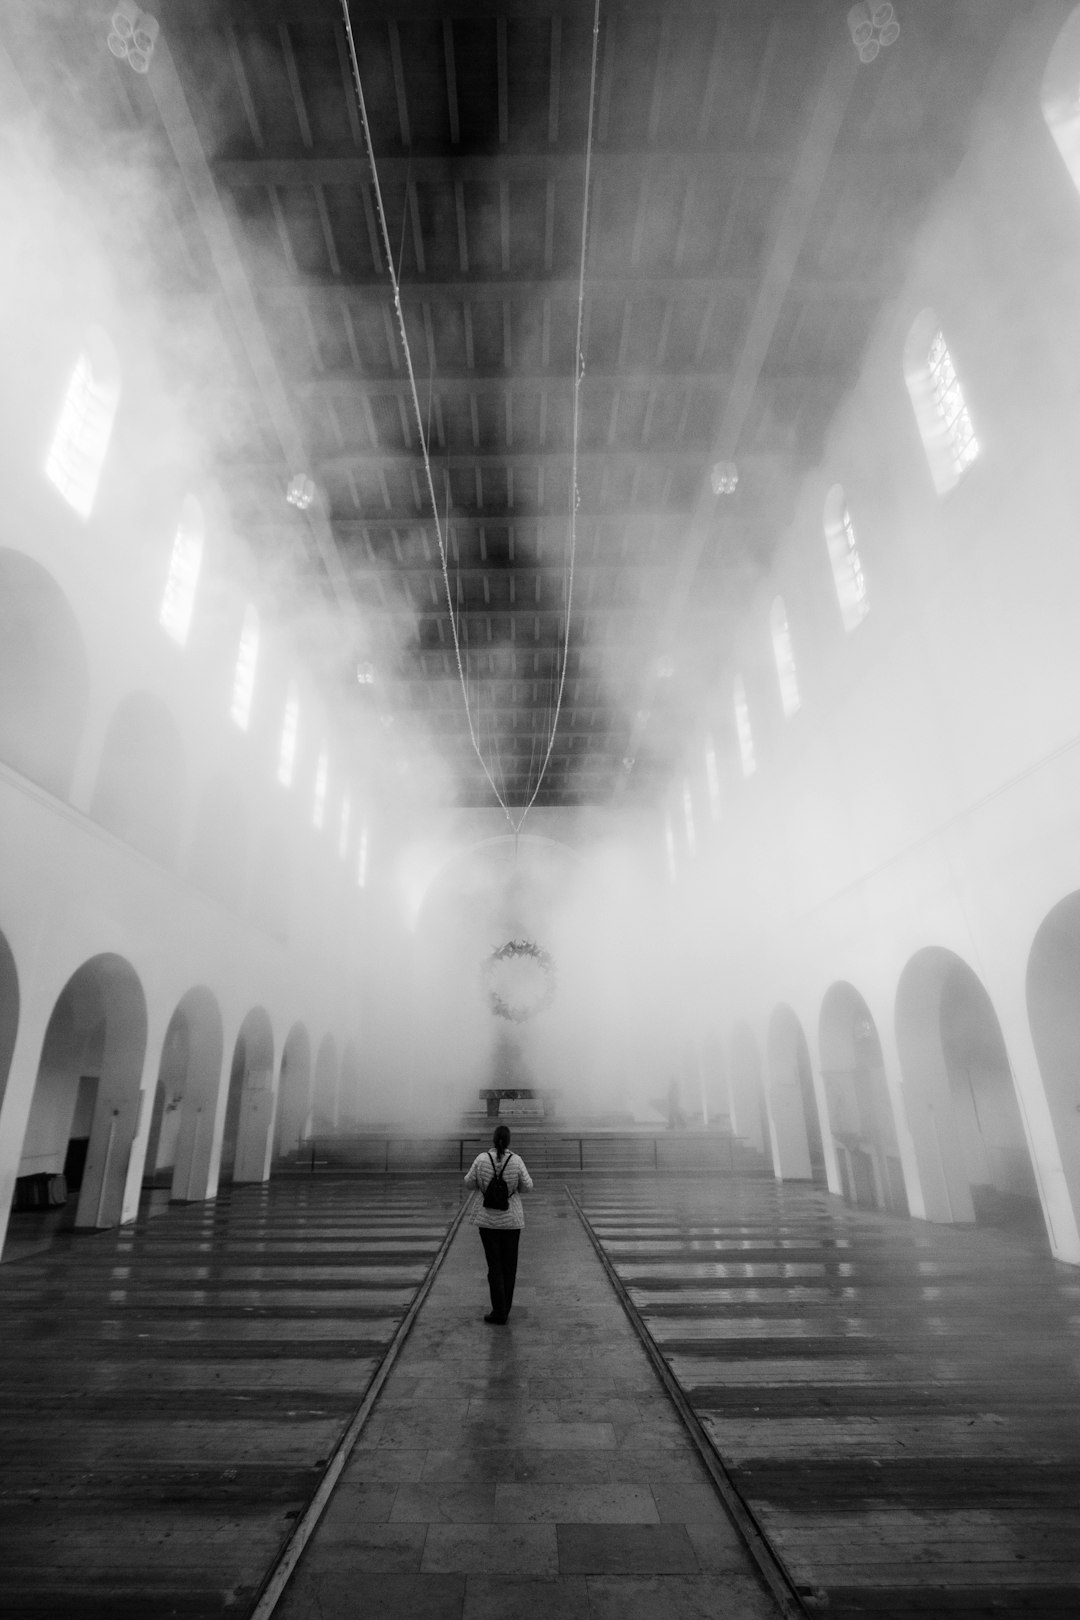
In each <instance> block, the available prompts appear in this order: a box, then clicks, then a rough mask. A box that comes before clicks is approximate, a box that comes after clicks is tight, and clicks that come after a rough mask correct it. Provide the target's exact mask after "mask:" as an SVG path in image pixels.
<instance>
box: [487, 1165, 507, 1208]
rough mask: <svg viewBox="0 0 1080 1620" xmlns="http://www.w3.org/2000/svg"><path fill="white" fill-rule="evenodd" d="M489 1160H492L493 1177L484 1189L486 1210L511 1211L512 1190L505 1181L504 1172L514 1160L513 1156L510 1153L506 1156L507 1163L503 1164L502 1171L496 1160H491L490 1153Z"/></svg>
mask: <svg viewBox="0 0 1080 1620" xmlns="http://www.w3.org/2000/svg"><path fill="white" fill-rule="evenodd" d="M488 1158H489V1159H491V1168H492V1171H493V1175H492V1177H491V1180H490V1181H489V1182H488V1184H487V1186H486V1187H485V1188H484V1200H483V1202H484V1208H485V1209H509V1208H510V1189H509V1187H508V1186H507V1185H506V1182H505V1181H504V1180H503V1171H504V1170H505V1169H506V1166H507V1165H508V1164H509V1163H510V1160H511V1159H512V1158H513V1154H511V1153H508V1154H507V1155H506V1162H505V1163H504V1164H503V1166H502V1168H501V1169H500V1168H498V1167H497V1166H496V1164H495V1160H494V1159H492V1158H491V1154H490V1153H489V1154H488Z"/></svg>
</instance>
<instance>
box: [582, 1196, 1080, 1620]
mask: <svg viewBox="0 0 1080 1620" xmlns="http://www.w3.org/2000/svg"><path fill="white" fill-rule="evenodd" d="M581 1197H582V1201H583V1203H584V1206H585V1209H586V1213H587V1214H588V1216H589V1219H590V1221H591V1223H592V1225H593V1228H594V1230H595V1231H596V1233H597V1236H598V1237H599V1239H600V1241H601V1243H602V1244H603V1246H604V1248H605V1250H606V1252H607V1253H608V1255H609V1257H610V1259H611V1261H612V1264H613V1265H614V1266H615V1268H616V1270H617V1271H618V1273H619V1276H620V1277H621V1279H622V1281H623V1283H624V1284H625V1286H626V1287H627V1289H628V1291H629V1294H630V1297H631V1299H632V1300H633V1302H634V1304H635V1305H636V1307H637V1309H638V1311H639V1312H640V1313H641V1315H642V1317H643V1319H644V1322H645V1325H646V1327H647V1328H648V1330H649V1332H650V1333H651V1335H652V1337H653V1340H654V1342H655V1344H656V1345H657V1347H658V1348H659V1350H660V1352H661V1353H662V1355H663V1356H664V1357H665V1359H666V1360H667V1362H668V1365H669V1367H670V1368H671V1370H672V1372H673V1373H674V1375H675V1377H676V1378H677V1380H678V1381H679V1383H680V1385H681V1387H682V1389H683V1391H684V1393H685V1394H686V1396H687V1398H688V1400H689V1401H690V1404H691V1406H692V1407H693V1409H694V1410H695V1412H696V1413H697V1415H698V1417H699V1419H700V1421H701V1423H702V1425H703V1426H704V1428H705V1430H706V1432H707V1433H708V1434H709V1435H710V1437H711V1438H712V1440H713V1443H714V1445H715V1446H716V1449H717V1452H718V1453H719V1455H720V1456H721V1457H722V1458H723V1459H724V1461H725V1464H726V1466H727V1468H728V1471H729V1474H730V1477H731V1478H732V1480H733V1482H734V1484H735V1486H736V1488H737V1489H738V1491H739V1492H740V1494H741V1495H742V1497H743V1499H744V1501H745V1502H746V1503H747V1504H748V1506H749V1507H750V1509H751V1511H752V1512H753V1513H754V1515H755V1517H756V1518H757V1521H758V1522H759V1524H760V1525H761V1526H762V1528H763V1530H764V1531H765V1533H766V1534H767V1535H768V1537H769V1539H770V1540H771V1541H772V1543H773V1545H774V1547H775V1548H776V1550H777V1551H778V1553H779V1554H780V1556H781V1557H782V1558H783V1560H784V1562H785V1563H786V1565H787V1567H788V1569H789V1570H790V1572H791V1574H792V1577H793V1579H794V1581H795V1583H796V1585H797V1586H798V1587H799V1588H800V1589H803V1590H805V1591H807V1592H809V1593H811V1594H813V1593H815V1592H816V1593H818V1594H820V1599H821V1603H824V1604H825V1605H826V1607H827V1612H828V1613H830V1614H834V1615H837V1616H844V1617H845V1620H846V1617H847V1616H849V1615H850V1616H854V1615H858V1614H865V1615H874V1616H876V1617H877V1620H886V1617H887V1620H906V1617H907V1616H911V1617H912V1620H914V1617H915V1616H916V1615H918V1616H922V1617H924V1620H925V1617H929V1616H946V1615H947V1616H956V1617H958V1620H960V1617H963V1620H979V1617H982V1616H987V1617H989V1616H990V1615H991V1614H992V1615H994V1616H1001V1615H1027V1614H1031V1615H1040V1616H1043V1617H1044V1620H1050V1617H1054V1620H1058V1617H1062V1620H1063V1617H1064V1616H1065V1615H1068V1616H1069V1617H1070V1620H1075V1617H1076V1615H1077V1614H1080V1310H1078V1307H1080V1276H1078V1274H1077V1273H1076V1272H1075V1271H1073V1270H1071V1269H1069V1268H1066V1267H1063V1266H1058V1265H1055V1264H1054V1262H1052V1261H1051V1260H1050V1259H1049V1257H1048V1255H1047V1254H1046V1252H1045V1247H1044V1245H1043V1244H1042V1243H1041V1242H1039V1241H1037V1240H1032V1239H1030V1238H1026V1237H1023V1236H1020V1235H1011V1234H1008V1233H1005V1232H1000V1231H989V1230H974V1229H968V1230H957V1229H952V1228H943V1227H934V1226H930V1225H928V1224H926V1223H923V1222H915V1221H906V1220H901V1219H898V1218H892V1217H888V1216H884V1215H880V1214H877V1213H874V1212H864V1211H858V1210H854V1209H851V1208H849V1207H848V1206H846V1205H844V1204H843V1203H841V1202H840V1200H838V1199H833V1198H830V1197H829V1196H828V1195H826V1194H824V1193H821V1192H818V1191H817V1190H815V1189H811V1188H809V1187H805V1186H795V1187H792V1186H790V1185H789V1186H786V1187H781V1186H778V1185H774V1184H770V1183H767V1182H752V1181H743V1182H739V1181H732V1180H730V1179H729V1180H726V1181H723V1182H720V1181H717V1182H714V1183H711V1184H709V1183H704V1182H702V1181H700V1180H695V1181H694V1182H689V1181H687V1182H684V1183H682V1184H681V1185H680V1186H679V1188H678V1189H677V1190H673V1189H672V1187H671V1184H670V1183H669V1182H665V1181H662V1180H656V1179H653V1178H638V1179H637V1181H636V1182H635V1185H634V1187H633V1188H632V1189H629V1188H628V1189H626V1191H625V1192H624V1191H623V1189H621V1188H618V1189H616V1188H615V1186H614V1184H613V1183H610V1182H609V1183H606V1184H605V1183H601V1182H598V1181H595V1180H594V1181H592V1182H585V1183H584V1184H583V1187H582V1193H581ZM819 1606H820V1605H819Z"/></svg>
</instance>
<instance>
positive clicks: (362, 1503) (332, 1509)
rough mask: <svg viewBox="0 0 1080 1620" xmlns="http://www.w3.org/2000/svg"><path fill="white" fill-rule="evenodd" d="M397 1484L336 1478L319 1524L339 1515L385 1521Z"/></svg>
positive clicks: (347, 1519)
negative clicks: (336, 1484)
mask: <svg viewBox="0 0 1080 1620" xmlns="http://www.w3.org/2000/svg"><path fill="white" fill-rule="evenodd" d="M397 1492H398V1487H397V1485H396V1484H394V1483H392V1482H391V1483H386V1484H365V1483H354V1482H352V1481H350V1480H342V1481H341V1482H339V1484H338V1486H337V1489H336V1490H335V1491H334V1494H333V1496H332V1497H331V1498H330V1505H329V1506H328V1507H327V1509H326V1512H325V1513H324V1514H323V1516H322V1518H321V1519H320V1520H319V1523H320V1525H325V1524H327V1523H333V1522H334V1521H335V1520H337V1519H341V1520H342V1521H344V1522H345V1523H358V1522H359V1523H366V1524H385V1523H386V1521H387V1520H388V1519H389V1517H390V1513H391V1509H392V1508H393V1506H394V1498H395V1496H396V1495H397Z"/></svg>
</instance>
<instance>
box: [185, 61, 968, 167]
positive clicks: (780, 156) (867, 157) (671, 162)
mask: <svg viewBox="0 0 1080 1620" xmlns="http://www.w3.org/2000/svg"><path fill="white" fill-rule="evenodd" d="M844 48H845V49H847V50H850V49H851V42H850V40H848V41H846V43H845V46H844ZM856 65H858V63H857V60H856ZM401 124H402V113H401V109H399V125H401ZM402 127H406V128H407V127H408V126H407V124H404V125H402ZM797 161H798V153H797V152H795V151H792V150H791V149H790V148H787V147H778V148H771V149H770V148H762V147H759V146H753V145H750V144H743V145H730V144H728V145H723V146H720V145H717V144H716V143H703V144H701V145H697V146H682V147H671V148H668V149H664V148H652V149H651V150H648V151H643V150H641V149H640V148H638V147H633V148H630V149H627V150H614V151H613V150H612V149H611V148H610V147H609V148H607V149H606V150H601V151H594V153H593V158H592V163H593V172H594V175H595V177H596V178H597V179H598V180H599V181H600V182H601V183H602V184H603V186H604V187H605V189H606V188H607V187H608V186H611V187H613V188H614V189H616V190H618V189H619V188H620V187H627V186H629V187H631V188H636V187H637V186H638V184H639V182H640V181H641V180H642V178H643V177H646V176H647V177H648V180H649V184H650V187H651V186H652V185H653V184H655V183H659V184H661V185H663V186H666V187H668V188H671V187H673V186H682V185H685V184H686V183H687V181H688V180H689V178H690V177H691V176H698V177H701V178H703V179H705V180H710V179H712V178H714V177H715V176H716V175H717V174H720V173H722V174H724V175H725V177H726V178H727V179H728V180H729V181H731V180H745V181H749V182H757V183H761V182H765V181H770V180H771V181H775V182H776V183H777V184H778V185H781V184H783V182H784V181H785V180H786V179H787V178H788V177H789V176H790V174H791V171H792V169H793V167H794V166H795V164H796V163H797ZM943 161H946V160H945V159H943V157H942V153H941V151H940V150H938V149H935V148H934V147H933V146H932V145H931V144H929V143H928V142H924V141H902V142H891V143H890V144H889V145H888V146H882V147H874V146H861V147H859V148H858V149H857V150H852V151H841V152H838V153H837V154H836V178H837V180H838V182H839V183H840V184H847V183H848V182H849V181H854V180H859V181H860V182H862V183H863V184H864V185H866V184H873V185H884V184H886V183H888V182H889V181H894V182H895V181H903V180H905V179H907V180H910V181H911V182H912V183H913V184H914V183H916V182H917V181H918V180H920V179H930V178H932V177H933V176H934V175H937V174H940V172H941V168H942V164H943ZM375 164H376V168H377V170H378V175H379V182H380V184H381V185H382V186H383V187H384V188H385V187H387V186H401V185H404V184H405V182H406V181H414V182H416V183H417V184H419V185H447V186H449V185H453V183H454V181H455V180H462V181H465V182H466V183H468V184H471V185H481V186H485V187H490V186H494V185H496V184H497V183H498V181H499V180H508V181H511V182H515V183H518V184H521V185H527V186H540V185H543V183H544V182H545V181H546V180H548V179H553V180H555V181H556V182H557V183H558V184H560V185H567V184H569V185H570V186H572V187H573V188H574V189H575V191H576V192H577V193H578V194H579V195H580V190H581V179H582V159H581V153H580V152H579V151H578V150H577V149H576V148H575V149H574V150H573V151H565V150H562V149H553V150H539V151H535V152H522V151H510V150H509V149H506V150H501V149H498V148H496V149H495V150H493V151H484V152H454V153H450V152H417V151H416V150H415V148H414V149H412V150H411V151H410V152H409V155H408V156H402V155H401V153H400V151H398V150H395V151H394V152H376V154H375ZM213 169H214V177H215V179H217V180H218V181H219V182H220V183H221V184H222V185H226V186H230V187H232V186H235V187H238V188H239V187H245V186H286V187H287V186H297V187H304V186H312V185H322V186H343V187H345V188H347V189H355V188H356V187H357V186H364V185H368V184H369V183H370V181H371V164H370V163H369V161H368V159H367V157H366V156H364V155H362V154H360V153H357V152H355V151H353V150H352V149H351V147H345V148H344V149H341V148H339V149H338V150H336V151H334V152H326V151H322V152H320V151H318V150H313V151H311V153H310V154H308V155H301V154H300V153H297V154H296V155H295V156H294V155H292V154H285V153H282V154H281V155H279V156H276V157H275V156H263V155H260V156H259V157H253V158H217V159H216V160H215V161H214V164H213Z"/></svg>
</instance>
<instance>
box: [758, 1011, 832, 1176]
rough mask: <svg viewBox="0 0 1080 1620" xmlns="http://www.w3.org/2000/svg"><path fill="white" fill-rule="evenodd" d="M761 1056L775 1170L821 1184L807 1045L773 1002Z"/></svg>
mask: <svg viewBox="0 0 1080 1620" xmlns="http://www.w3.org/2000/svg"><path fill="white" fill-rule="evenodd" d="M765 1055H766V1065H767V1069H768V1075H769V1097H770V1100H771V1103H772V1107H771V1110H770V1112H771V1114H772V1120H773V1129H774V1132H775V1138H774V1139H775V1143H776V1153H777V1158H778V1163H777V1166H776V1170H777V1174H778V1175H779V1176H780V1177H781V1178H782V1179H783V1180H785V1181H812V1182H813V1183H814V1185H815V1186H818V1187H825V1186H827V1184H828V1181H827V1177H826V1173H825V1151H824V1148H823V1147H822V1142H821V1122H820V1120H819V1118H818V1109H817V1099H816V1097H815V1096H814V1077H813V1071H812V1070H811V1067H810V1049H809V1047H808V1046H807V1044H806V1036H805V1035H804V1034H803V1030H802V1025H801V1024H800V1023H799V1020H798V1019H797V1018H796V1016H795V1014H794V1013H793V1012H792V1010H791V1008H790V1007H785V1006H779V1007H777V1008H776V1010H775V1011H774V1013H773V1015H772V1017H771V1018H770V1019H769V1032H768V1037H767V1040H766V1054H765Z"/></svg>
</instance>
